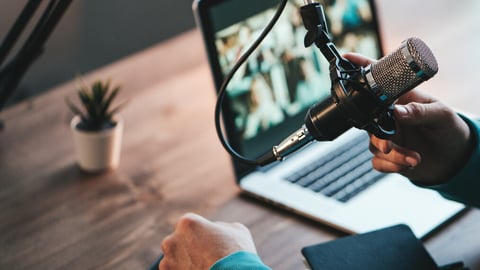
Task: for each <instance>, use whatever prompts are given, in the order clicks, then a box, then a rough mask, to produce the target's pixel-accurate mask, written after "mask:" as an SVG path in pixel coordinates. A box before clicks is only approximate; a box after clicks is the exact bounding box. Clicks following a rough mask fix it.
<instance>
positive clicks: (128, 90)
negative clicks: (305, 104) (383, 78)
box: [0, 0, 480, 269]
mask: <svg viewBox="0 0 480 270" xmlns="http://www.w3.org/2000/svg"><path fill="white" fill-rule="evenodd" d="M411 1H412V4H413V6H415V5H420V4H417V3H416V2H413V0H411ZM436 3H441V4H443V5H445V4H446V3H447V1H445V0H444V1H440V2H436V1H434V0H430V1H425V4H424V5H425V6H426V7H429V5H430V6H434V5H436ZM448 3H450V1H448ZM462 3H463V4H465V3H466V4H465V5H467V4H468V5H469V9H467V11H464V10H463V9H464V8H461V10H460V11H458V12H470V13H469V14H473V12H474V11H473V10H478V9H475V8H473V7H472V6H474V5H477V2H476V1H473V0H472V1H465V2H462ZM385 5H386V3H385ZM405 5H407V4H405ZM422 5H423V4H422ZM439 5H440V4H439ZM477 6H478V5H477ZM457 9H458V8H457ZM380 10H381V11H382V14H384V17H387V18H390V15H391V14H394V13H395V10H396V8H395V7H391V6H383V7H382V6H380ZM455 10H456V9H450V10H449V14H450V13H452V14H453V15H455V16H454V17H455V18H457V17H458V14H457V13H455ZM389 12H390V15H389ZM385 14H386V15H385ZM432 14H433V15H432V16H435V14H439V15H438V16H442V17H441V18H442V19H445V20H446V19H447V18H445V17H444V16H443V15H444V14H443V13H442V12H440V11H439V10H437V9H436V11H433V10H432ZM453 15H452V16H453ZM475 16H476V15H475ZM475 16H470V17H468V16H465V18H464V20H462V22H461V25H463V26H465V25H467V26H468V27H469V28H467V29H470V30H472V29H475V28H476V29H478V26H476V25H475V23H473V21H474V19H475ZM397 17H398V15H397ZM398 21H399V20H398ZM465 21H467V22H465ZM468 22H469V23H470V24H469V23H468ZM425 24H426V22H425ZM387 26H388V24H387ZM436 26H438V25H436ZM386 28H387V29H385V28H384V31H386V32H388V27H386ZM397 28H398V29H397V30H398V31H397V30H396V31H395V33H396V35H397V34H398V36H402V34H401V31H400V30H403V31H404V32H405V33H406V34H405V35H403V37H408V36H410V35H408V31H409V30H410V28H402V27H399V26H397ZM440 28H442V27H440ZM420 29H425V28H420ZM442 29H443V28H442ZM417 31H419V30H418V29H417ZM423 31H426V32H428V29H427V30H423ZM469 33H470V32H469V30H464V31H463V32H456V33H455V35H454V37H456V39H455V40H456V43H457V44H455V47H462V48H464V49H468V48H475V49H476V48H479V47H480V46H477V45H479V41H478V39H479V38H478V37H477V38H475V39H471V38H472V37H471V35H470V34H469ZM477 33H478V31H477ZM426 34H429V38H427V39H424V40H425V41H426V42H427V43H428V40H433V42H432V44H433V45H432V50H434V52H436V51H440V53H439V54H438V55H437V58H440V62H441V59H443V58H446V59H453V61H457V62H458V63H459V64H458V65H456V64H455V62H453V63H452V64H451V65H452V66H447V68H446V69H447V70H454V71H455V70H456V69H459V67H462V66H465V68H462V69H461V70H462V72H465V73H467V74H465V75H464V76H462V78H465V79H462V80H461V81H460V80H457V78H458V76H457V75H458V74H459V72H458V71H457V72H456V73H455V74H453V75H452V74H443V75H442V74H439V76H438V77H439V78H443V79H439V80H440V81H443V83H442V84H435V83H434V80H432V83H429V84H428V85H427V86H426V87H427V88H428V87H432V86H435V88H436V87H437V86H438V88H441V89H445V90H441V91H440V90H439V91H438V92H436V91H437V90H435V91H431V92H432V93H434V94H436V95H438V96H440V97H445V101H446V102H447V103H450V104H452V105H455V106H457V107H459V108H461V109H464V110H469V111H471V112H473V113H477V114H478V113H480V109H479V108H478V106H477V104H478V94H477V93H476V92H478V91H475V90H477V88H476V87H477V86H476V84H475V76H474V75H473V74H475V73H476V72H477V70H478V68H477V67H476V66H475V63H474V61H463V60H462V59H456V58H454V57H452V56H451V51H449V49H450V48H451V47H452V45H450V44H449V41H450V39H448V38H447V37H445V40H443V39H442V40H439V39H437V38H436V37H437V33H432V32H428V33H426ZM387 36H388V35H387ZM418 36H421V37H423V35H422V34H421V33H420V34H418ZM448 36H450V35H448ZM460 37H462V38H463V39H461V38H460ZM387 39H388V40H389V41H390V42H392V40H395V37H393V36H391V32H390V37H387ZM471 40H472V42H470V41H471ZM398 42H399V41H398ZM472 43H473V45H472ZM396 44H397V43H396ZM396 44H395V45H392V49H393V47H396ZM428 44H430V43H428ZM454 52H455V53H456V54H458V55H464V54H465V51H464V50H462V49H461V48H459V49H458V51H457V50H454ZM469 54H470V52H469ZM472 54H473V55H474V56H478V52H472ZM475 59H476V60H478V57H476V58H475ZM440 66H441V69H444V66H442V65H440ZM450 75H452V76H450ZM97 78H102V79H103V78H112V79H113V82H114V83H118V84H121V85H123V89H124V91H123V92H122V94H121V96H120V99H122V98H124V99H130V100H131V101H130V105H129V106H128V107H126V108H125V109H124V111H123V112H122V115H123V116H124V118H125V127H126V129H125V134H124V142H123V150H122V160H121V166H120V168H119V169H118V170H117V171H112V172H108V173H105V174H100V175H89V174H84V173H82V172H81V171H80V170H79V169H78V168H77V166H76V164H75V157H74V152H73V143H72V139H71V135H70V130H69V125H68V123H69V121H70V119H71V117H72V115H71V114H70V113H69V111H68V109H67V106H66V105H65V102H64V99H65V97H66V96H70V97H73V96H74V95H75V93H74V89H75V83H74V82H69V83H66V84H64V85H61V86H59V87H58V88H56V89H52V91H50V92H49V93H48V94H46V95H43V96H39V97H36V98H34V99H32V100H30V101H26V102H23V103H21V104H18V105H16V106H14V107H12V108H9V109H7V110H5V111H3V112H2V113H1V117H2V118H3V120H5V124H6V128H5V130H4V131H1V132H0V232H1V233H0V269H29V268H35V269H145V268H146V267H147V266H148V265H149V264H150V263H151V262H152V260H154V259H155V258H156V257H157V255H158V254H159V253H160V243H161V240H162V239H163V237H165V236H166V235H167V234H169V233H170V232H171V231H172V226H173V225H174V224H175V222H176V220H177V218H178V217H179V216H180V215H182V214H183V213H185V212H188V211H190V212H196V213H199V214H202V215H205V216H207V217H210V218H213V219H220V220H224V221H239V222H242V223H245V224H246V225H247V226H248V227H250V229H251V230H252V234H253V236H254V238H255V241H256V244H257V246H258V251H259V253H260V255H261V256H262V258H263V259H264V261H265V262H266V263H267V264H269V265H270V266H272V267H273V268H275V269H302V268H303V265H302V258H301V255H300V248H301V247H302V246H304V245H309V244H313V243H318V242H323V241H327V240H330V239H334V238H336V237H339V236H341V235H342V234H341V233H339V232H338V231H335V230H333V229H330V228H328V227H326V226H324V225H321V224H318V223H315V222H312V221H309V220H306V219H304V218H301V217H298V216H296V215H293V214H291V213H287V212H285V211H282V210H279V209H276V208H272V207H270V206H267V205H264V204H262V203H259V202H258V201H255V200H251V199H248V198H245V197H243V196H240V195H239V190H238V188H237V187H236V186H235V184H234V180H233V173H232V169H231V165H230V161H229V157H228V156H227V154H226V153H225V151H224V150H223V149H222V148H221V146H220V144H219V142H218V140H217V138H216V135H215V131H214V126H213V107H214V100H215V96H214V91H213V83H212V81H211V79H210V73H209V69H208V65H207V62H206V59H205V56H204V51H203V46H202V42H201V38H200V35H199V33H198V32H197V31H191V32H188V33H185V34H183V35H180V36H179V37H177V38H175V39H173V40H170V41H168V42H165V43H163V44H160V45H158V46H155V47H152V48H151V49H148V50H145V51H143V52H140V53H138V54H136V55H134V56H132V57H129V58H126V59H124V60H121V61H119V62H117V63H114V64H112V65H110V66H107V67H105V68H103V69H100V70H97V71H95V72H92V73H91V74H87V75H86V79H87V80H89V81H91V80H94V79H97ZM447 79H448V80H447ZM457 83H460V84H461V88H460V89H457V88H453V87H452V88H453V89H452V90H451V91H450V92H448V87H450V86H455V84H457ZM444 84H447V88H442V87H443V86H444ZM428 90H429V91H430V89H429V88H428ZM460 92H461V93H462V94H459V93H460ZM475 97H476V98H475ZM479 222H480V211H478V210H471V211H469V212H467V213H466V214H465V215H463V216H461V217H459V218H458V219H456V220H455V221H454V222H452V223H451V224H448V225H447V226H445V227H443V228H442V229H441V230H439V231H438V232H437V233H435V234H434V235H433V236H432V237H431V238H430V239H428V240H427V241H426V246H427V247H428V249H429V250H430V252H431V253H432V255H433V256H434V258H435V259H436V261H437V262H438V263H447V262H451V261H454V260H463V261H465V262H466V263H467V264H468V265H469V266H470V267H471V268H472V269H480V236H479V235H480V233H479V230H478V226H477V224H478V223H479Z"/></svg>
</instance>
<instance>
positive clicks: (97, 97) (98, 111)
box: [66, 80, 124, 131]
mask: <svg viewBox="0 0 480 270" xmlns="http://www.w3.org/2000/svg"><path fill="white" fill-rule="evenodd" d="M77 91H78V97H79V99H80V101H81V105H82V106H81V107H79V106H77V105H75V104H73V103H72V102H71V101H70V100H69V99H68V98H67V99H66V101H67V105H68V106H69V107H70V110H71V111H72V112H73V113H74V114H76V115H79V116H80V118H81V121H80V122H79V123H78V125H77V128H79V129H81V130H86V131H99V130H104V129H108V128H112V127H114V126H115V125H116V121H115V119H113V116H114V115H115V114H116V113H117V112H118V111H119V110H120V108H122V107H123V105H124V104H121V105H119V106H117V107H114V108H112V109H110V107H111V106H112V101H113V100H114V99H115V97H116V96H117V94H118V92H119V91H120V86H115V87H111V85H110V80H108V81H100V80H97V81H95V82H94V83H93V84H92V85H91V87H89V86H87V85H86V84H85V83H84V82H83V81H81V85H80V86H79V89H78V90H77Z"/></svg>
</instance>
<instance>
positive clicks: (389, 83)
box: [269, 38, 438, 162]
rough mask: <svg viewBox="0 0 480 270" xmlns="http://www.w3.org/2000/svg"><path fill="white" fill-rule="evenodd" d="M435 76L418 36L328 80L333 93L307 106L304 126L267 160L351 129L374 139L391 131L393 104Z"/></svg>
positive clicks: (430, 55)
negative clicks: (354, 128)
mask: <svg viewBox="0 0 480 270" xmlns="http://www.w3.org/2000/svg"><path fill="white" fill-rule="evenodd" d="M437 72H438V64H437V61H436V59H435V57H434V55H433V53H432V52H431V50H430V49H429V48H428V46H427V45H426V44H425V43H424V42H423V41H422V40H420V39H418V38H409V39H407V40H405V41H404V42H402V44H401V46H400V47H399V48H398V49H397V50H395V51H394V52H392V53H390V54H388V55H387V56H385V57H383V58H381V59H380V60H379V61H378V62H375V63H372V64H371V65H368V66H366V67H364V68H363V67H361V68H359V69H356V70H344V71H342V72H341V73H342V74H341V76H340V77H339V78H338V79H337V80H336V81H334V82H332V95H331V96H330V97H329V98H327V99H326V100H324V101H322V102H320V103H317V104H315V105H313V106H312V107H310V109H309V110H308V112H307V114H306V117H305V124H304V125H303V126H302V127H301V128H300V129H299V130H297V131H295V132H294V133H292V135H290V136H289V137H288V138H286V139H285V140H284V141H282V142H281V143H280V144H279V145H277V146H274V147H273V149H272V154H273V157H272V158H271V159H269V161H270V162H271V161H272V160H274V159H275V160H282V159H284V158H285V157H286V156H288V155H289V154H291V153H293V152H295V151H297V150H298V149H300V148H302V147H303V146H305V145H306V144H308V143H310V142H311V141H313V140H317V141H330V140H334V139H335V138H337V137H338V136H340V135H341V134H343V133H344V132H345V131H347V130H348V129H350V128H351V127H356V128H359V129H364V130H366V131H368V132H370V133H373V134H374V135H377V136H379V137H388V136H389V135H393V134H394V133H395V125H394V122H393V116H392V108H393V107H392V106H393V105H392V104H393V103H394V102H395V100H396V99H397V98H398V97H400V96H401V95H403V94H405V93H406V92H408V91H410V90H412V89H413V88H414V87H416V86H418V85H419V84H421V83H422V82H424V81H426V80H428V79H430V78H431V77H433V76H434V75H435V74H436V73H437Z"/></svg>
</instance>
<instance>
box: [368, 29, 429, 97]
mask: <svg viewBox="0 0 480 270" xmlns="http://www.w3.org/2000/svg"><path fill="white" fill-rule="evenodd" d="M437 72H438V64H437V60H436V59H435V57H434V56H433V53H432V51H431V50H430V49H429V48H428V47H427V45H426V44H425V43H424V42H423V41H422V40H420V39H419V38H409V39H407V40H405V41H404V42H403V43H402V45H401V46H400V47H399V48H398V49H397V50H396V51H394V52H392V53H390V54H389V55H387V56H385V57H383V58H382V59H380V60H379V61H378V62H377V63H374V64H372V65H371V73H372V74H371V75H372V77H373V80H374V83H373V84H375V85H376V87H377V88H378V90H379V91H382V94H383V95H384V98H385V101H386V102H387V104H390V103H393V102H394V101H395V100H396V99H397V98H398V97H399V96H400V95H402V94H403V93H405V92H407V91H409V90H412V89H413V88H414V87H415V86H417V85H419V84H420V83H422V82H424V81H426V80H428V79H430V78H431V77H433V76H434V75H435V74H436V73H437Z"/></svg>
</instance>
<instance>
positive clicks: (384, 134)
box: [300, 2, 395, 140]
mask: <svg viewBox="0 0 480 270" xmlns="http://www.w3.org/2000/svg"><path fill="white" fill-rule="evenodd" d="M300 14H301V16H302V20H303V24H304V26H305V28H306V29H307V33H306V35H305V40H304V45H305V47H310V46H312V45H313V44H315V45H316V46H317V48H319V49H320V51H321V53H322V54H323V56H324V57H325V58H326V59H327V61H328V62H329V63H330V65H329V69H330V80H331V83H332V87H331V96H332V99H333V101H334V102H335V103H336V104H337V106H338V107H339V109H340V110H342V111H344V112H345V113H346V114H347V115H348V119H350V121H351V124H352V126H354V127H356V128H359V129H363V130H366V131H368V132H369V133H372V134H374V135H375V136H377V137H379V138H382V139H386V138H389V137H390V136H392V135H394V134H395V121H394V118H393V105H388V106H385V104H384V103H382V102H381V101H379V100H378V98H377V96H376V95H375V94H374V93H373V91H372V90H371V89H370V87H369V86H368V84H367V83H366V79H365V71H364V69H363V68H361V67H360V68H359V67H357V66H355V65H354V64H353V63H352V62H350V61H348V60H347V59H345V58H344V57H342V56H341V54H340V53H339V51H338V50H337V48H336V47H335V44H333V42H332V41H331V39H330V37H329V31H328V26H327V23H326V19H325V13H324V11H323V7H322V5H320V4H319V3H317V2H312V3H308V4H306V5H304V6H302V7H300ZM349 74H360V75H356V76H354V77H359V78H354V80H355V81H356V82H357V85H358V86H357V87H346V83H349V82H348V81H347V80H350V77H351V76H350V75H349ZM348 89H351V90H348ZM358 89H360V90H358ZM357 91H365V92H367V93H368V94H369V95H370V96H372V99H371V100H372V101H371V103H374V104H372V106H374V107H376V108H378V109H377V110H375V113H374V116H373V117H372V114H369V113H367V114H366V113H363V112H362V110H361V108H357V107H356V106H351V105H352V104H351V101H350V99H351V98H352V97H354V96H356V95H355V93H354V92H357ZM345 104H347V105H345ZM370 109H371V108H370ZM315 139H317V140H324V139H325V138H315Z"/></svg>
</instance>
